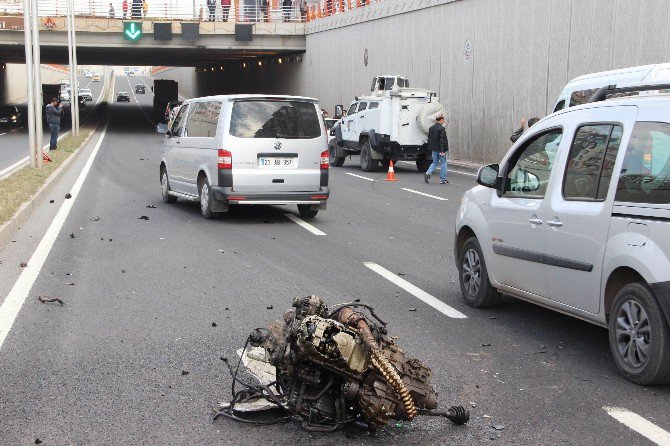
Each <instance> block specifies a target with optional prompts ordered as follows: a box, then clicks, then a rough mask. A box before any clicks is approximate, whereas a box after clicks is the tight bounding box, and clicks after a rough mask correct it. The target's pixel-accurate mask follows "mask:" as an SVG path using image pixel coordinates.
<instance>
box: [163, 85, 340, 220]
mask: <svg viewBox="0 0 670 446" xmlns="http://www.w3.org/2000/svg"><path fill="white" fill-rule="evenodd" d="M165 132H166V134H167V137H166V139H165V143H164V145H163V155H162V158H161V163H160V179H161V187H162V194H163V201H165V202H166V203H173V202H175V201H176V200H177V198H181V199H184V200H190V201H199V202H200V209H201V212H202V215H203V216H204V217H205V218H212V217H214V216H216V215H217V214H219V213H221V212H225V211H227V210H228V209H229V207H230V206H231V205H254V204H266V205H286V204H295V205H297V206H298V211H299V212H300V215H301V217H303V218H313V217H315V216H316V214H317V212H318V211H319V210H322V209H325V208H326V203H327V200H328V197H329V196H330V190H329V188H328V168H329V164H328V150H327V147H328V142H327V136H326V130H325V125H324V122H323V117H322V116H321V111H320V108H319V104H318V102H317V100H316V99H312V98H305V97H298V96H266V95H234V96H212V97H206V98H198V99H190V100H188V101H185V102H184V103H183V104H182V105H181V108H180V109H179V113H178V114H177V116H176V117H175V118H174V120H173V121H172V122H171V123H170V124H169V126H168V127H167V128H166V129H165Z"/></svg>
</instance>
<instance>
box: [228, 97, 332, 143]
mask: <svg viewBox="0 0 670 446" xmlns="http://www.w3.org/2000/svg"><path fill="white" fill-rule="evenodd" d="M230 134H231V135H233V136H236V137H238V138H291V139H313V138H317V137H319V136H321V126H320V125H319V116H318V114H317V108H316V106H315V105H314V103H312V102H303V101H284V100H242V101H236V102H235V103H234V104H233V112H232V116H231V118H230Z"/></svg>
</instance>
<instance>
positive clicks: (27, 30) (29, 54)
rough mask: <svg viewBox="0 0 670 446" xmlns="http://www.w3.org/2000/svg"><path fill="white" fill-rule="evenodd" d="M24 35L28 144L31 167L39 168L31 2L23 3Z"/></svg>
mask: <svg viewBox="0 0 670 446" xmlns="http://www.w3.org/2000/svg"><path fill="white" fill-rule="evenodd" d="M23 35H24V39H25V47H26V48H25V49H26V81H27V82H28V141H29V142H28V144H29V145H30V165H31V166H33V167H37V160H36V157H37V152H36V150H35V107H34V105H33V101H34V100H35V85H34V83H33V36H32V31H31V26H30V2H29V1H27V0H26V1H24V2H23Z"/></svg>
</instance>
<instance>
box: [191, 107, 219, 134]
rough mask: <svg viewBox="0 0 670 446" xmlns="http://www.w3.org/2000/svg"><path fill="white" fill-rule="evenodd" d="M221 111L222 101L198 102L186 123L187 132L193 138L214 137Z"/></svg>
mask: <svg viewBox="0 0 670 446" xmlns="http://www.w3.org/2000/svg"><path fill="white" fill-rule="evenodd" d="M220 111H221V103H220V102H198V103H196V104H195V108H194V109H193V113H191V114H190V115H189V117H188V121H187V123H186V134H187V135H188V136H189V137H191V138H214V137H215V136H216V127H217V124H218V122H219V113H220Z"/></svg>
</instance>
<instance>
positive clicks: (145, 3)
mask: <svg viewBox="0 0 670 446" xmlns="http://www.w3.org/2000/svg"><path fill="white" fill-rule="evenodd" d="M147 12H149V0H142V13H143V15H144V18H145V19H146V18H147Z"/></svg>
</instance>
